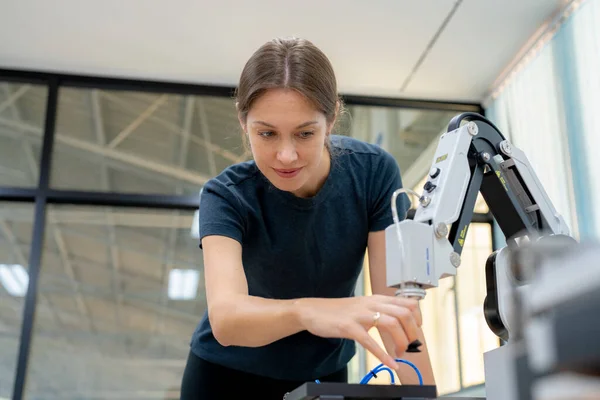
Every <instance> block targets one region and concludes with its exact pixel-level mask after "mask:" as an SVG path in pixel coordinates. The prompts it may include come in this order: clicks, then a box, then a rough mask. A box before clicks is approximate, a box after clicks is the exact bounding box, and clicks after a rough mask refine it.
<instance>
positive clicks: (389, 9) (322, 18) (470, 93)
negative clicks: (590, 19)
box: [0, 0, 566, 102]
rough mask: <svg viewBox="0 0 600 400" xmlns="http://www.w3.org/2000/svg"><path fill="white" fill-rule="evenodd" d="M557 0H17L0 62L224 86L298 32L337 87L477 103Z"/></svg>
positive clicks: (9, 7)
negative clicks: (257, 53) (321, 56)
mask: <svg viewBox="0 0 600 400" xmlns="http://www.w3.org/2000/svg"><path fill="white" fill-rule="evenodd" d="M565 2H566V0H503V1H497V0H420V1H408V0H376V1H369V2H368V1H362V0H350V1H348V0H331V1H322V0H305V1H302V2H293V3H292V2H290V3H289V4H287V5H286V4H285V2H282V1H281V0H261V1H254V2H250V1H242V0H220V1H218V2H217V1H206V0H204V1H196V0H172V1H168V2H167V1H158V0H129V1H126V2H123V1H119V0H104V1H96V2H82V1H79V0H63V1H61V2H60V6H59V5H57V4H58V3H56V2H46V1H40V0H37V1H36V0H22V1H18V2H16V1H15V2H9V3H7V4H4V5H3V9H2V13H0V37H3V38H10V39H9V40H2V41H0V67H3V68H17V69H21V68H23V69H33V70H43V71H60V72H70V73H80V74H92V75H101V76H111V77H132V78H146V79H152V80H161V81H177V82H192V83H203V84H215V85H229V86H232V85H235V84H236V82H237V79H238V77H239V74H240V71H241V69H242V67H243V65H244V63H245V61H246V60H247V59H248V57H249V56H250V55H251V53H252V52H253V51H254V50H255V49H256V48H257V47H259V46H260V45H261V44H263V43H264V42H265V41H267V40H268V39H270V38H272V37H277V36H299V37H304V38H307V39H309V40H311V41H313V42H314V43H315V44H316V45H318V46H319V47H321V48H322V49H323V50H324V51H325V53H326V54H327V55H328V56H329V57H330V59H331V61H332V63H333V65H334V67H335V70H336V71H337V76H338V81H339V86H340V91H341V92H342V93H344V94H361V95H372V96H390V97H402V98H421V99H435V100H455V101H472V102H481V101H482V100H483V99H484V97H485V95H486V94H487V93H488V91H489V89H490V87H491V85H492V84H493V82H494V81H495V79H496V78H497V77H498V76H499V75H500V74H501V72H502V71H503V70H504V69H505V67H507V65H509V63H510V62H511V60H513V58H514V57H515V56H516V55H517V53H518V52H519V51H520V50H521V49H522V48H523V47H524V46H525V45H526V43H527V42H528V40H529V39H530V38H531V37H532V36H533V35H534V34H535V33H536V31H537V30H538V29H539V28H540V27H541V26H542V25H543V24H544V22H545V21H547V20H548V19H549V18H551V17H552V16H553V15H554V14H555V13H556V12H557V11H558V10H560V9H561V7H562V6H563V5H564V3H565ZM32 10H34V11H32ZM25 27H26V28H25Z"/></svg>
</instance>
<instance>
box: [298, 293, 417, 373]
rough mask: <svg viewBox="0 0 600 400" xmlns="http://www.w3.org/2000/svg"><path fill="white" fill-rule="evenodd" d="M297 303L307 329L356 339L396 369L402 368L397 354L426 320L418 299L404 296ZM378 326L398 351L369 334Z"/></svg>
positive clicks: (315, 332) (405, 347)
mask: <svg viewBox="0 0 600 400" xmlns="http://www.w3.org/2000/svg"><path fill="white" fill-rule="evenodd" d="M296 304H297V305H298V307H299V318H300V323H301V324H302V326H303V327H304V328H305V329H306V330H308V331H309V332H311V333H312V334H314V335H317V336H321V337H326V338H345V339H352V340H355V341H357V342H358V343H360V344H361V345H362V346H363V347H364V348H365V349H367V350H369V351H370V352H371V353H372V354H373V355H374V356H375V357H377V358H378V359H379V360H381V362H382V363H383V364H385V365H387V366H388V367H390V368H393V369H394V370H395V369H397V368H398V364H397V363H396V361H395V360H394V357H401V356H402V354H404V352H405V351H406V349H407V347H408V344H409V343H411V342H412V341H414V340H417V339H418V332H419V328H420V327H421V323H422V320H421V313H420V312H419V307H418V302H417V301H416V300H411V299H405V298H402V297H393V296H385V295H373V296H363V297H351V298H344V299H314V298H310V299H300V300H298V302H297V303H296ZM376 316H379V318H376ZM374 326H376V327H377V329H378V330H379V331H380V332H381V333H382V334H386V335H387V336H388V337H389V338H391V340H392V342H393V343H394V347H395V353H396V354H392V355H389V354H387V353H386V352H385V350H384V349H383V348H382V347H381V346H379V344H377V342H376V341H375V340H374V339H373V338H372V337H371V335H369V333H368V331H369V329H371V328H372V327H374ZM399 349H402V350H401V351H400V350H399Z"/></svg>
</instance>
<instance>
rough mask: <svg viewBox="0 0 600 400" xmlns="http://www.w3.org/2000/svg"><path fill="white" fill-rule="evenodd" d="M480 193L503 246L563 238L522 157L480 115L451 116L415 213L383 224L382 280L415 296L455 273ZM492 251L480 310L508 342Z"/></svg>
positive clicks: (505, 279)
mask: <svg viewBox="0 0 600 400" xmlns="http://www.w3.org/2000/svg"><path fill="white" fill-rule="evenodd" d="M463 121H465V122H467V123H466V124H461V123H462V122H463ZM400 191H406V190H404V189H401V190H399V191H397V192H400ZM479 192H481V194H482V196H483V198H484V199H485V201H486V203H487V204H488V206H489V209H490V211H491V213H492V214H493V216H494V217H495V219H496V221H497V222H498V225H499V226H500V229H501V230H502V232H503V233H504V235H505V237H506V239H507V243H508V244H509V245H513V244H514V245H517V244H518V241H519V240H520V239H521V238H523V237H529V236H534V237H536V238H537V237H540V236H546V235H565V236H569V229H568V227H567V225H566V223H565V221H564V219H563V218H562V216H561V215H560V214H558V213H557V211H556V209H555V208H554V206H553V205H552V203H551V201H550V200H549V198H548V196H547V194H546V192H545V191H544V189H543V187H542V185H541V183H540V181H539V180H538V178H537V176H536V174H535V172H534V171H533V169H532V167H531V165H530V164H529V161H528V160H527V157H526V156H525V154H524V153H523V152H522V151H521V150H520V149H518V148H516V147H514V146H512V145H511V144H510V142H509V141H508V140H506V139H505V138H504V136H503V135H502V133H501V132H500V131H499V130H498V129H497V128H496V127H495V126H494V124H492V123H491V122H490V121H488V120H487V119H485V118H484V117H483V116H481V115H479V114H475V113H464V114H460V115H457V116H456V117H455V118H453V119H452V121H451V122H450V124H449V126H448V129H447V132H446V133H444V134H443V135H442V136H441V138H440V141H439V144H438V147H437V150H436V152H435V156H434V158H433V162H432V167H431V170H430V171H429V175H428V179H427V182H426V183H425V185H424V186H423V193H422V195H418V194H417V195H418V196H420V197H419V205H418V207H417V210H416V213H415V216H414V218H413V219H412V220H408V219H407V220H404V221H402V222H398V220H397V217H395V220H396V221H395V223H394V224H393V225H390V226H389V227H388V228H387V229H386V263H387V284H388V286H389V287H394V288H396V289H397V291H396V294H397V295H401V296H407V297H413V298H417V299H422V298H424V297H425V293H426V290H427V289H429V288H433V287H437V286H438V283H439V280H440V279H443V278H445V277H449V276H453V275H456V270H457V268H458V267H459V266H460V262H461V253H462V250H463V246H464V242H465V238H466V235H467V230H468V227H469V224H470V222H471V218H472V216H473V209H474V207H475V201H476V199H477V195H478V193H479ZM395 195H397V193H396V194H395ZM395 199H396V196H394V197H393V199H392V209H393V210H394V209H395V207H394V206H395V204H394V203H395ZM499 256H500V257H502V256H504V255H500V254H499V252H495V253H494V254H492V256H490V259H488V265H487V270H486V276H487V292H488V295H487V298H486V304H485V314H486V320H487V322H488V325H489V326H490V328H491V329H492V331H493V332H494V333H495V334H496V335H498V336H499V337H501V338H503V339H504V340H507V338H508V330H509V329H508V328H509V325H510V319H511V318H510V316H509V315H507V314H506V312H508V311H507V310H510V309H511V307H510V305H508V304H502V302H503V301H504V300H503V297H502V293H503V292H506V291H508V290H509V288H510V286H511V281H510V280H511V278H510V275H511V273H510V271H506V273H504V272H500V271H499V268H498V265H495V264H497V261H499V260H498V259H497V257H499ZM509 264H510V263H508V262H504V263H503V265H507V266H508V265H509ZM507 268H508V267H507ZM513 272H514V271H513ZM513 275H518V274H516V273H514V274H513ZM507 297H508V296H507Z"/></svg>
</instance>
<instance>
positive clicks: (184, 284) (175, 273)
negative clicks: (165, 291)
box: [169, 269, 200, 300]
mask: <svg viewBox="0 0 600 400" xmlns="http://www.w3.org/2000/svg"><path fill="white" fill-rule="evenodd" d="M199 278H200V273H199V272H198V271H197V270H195V269H172V270H171V271H170V272H169V299H171V300H192V299H194V298H195V297H196V293H197V292H198V280H199Z"/></svg>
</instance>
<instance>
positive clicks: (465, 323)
mask: <svg viewBox="0 0 600 400" xmlns="http://www.w3.org/2000/svg"><path fill="white" fill-rule="evenodd" d="M492 251H493V250H492V228H491V225H490V224H486V223H472V224H471V225H470V226H469V230H468V233H467V237H466V239H465V246H464V248H463V252H462V262H461V265H460V268H459V270H458V273H457V275H456V279H457V284H456V291H457V294H458V314H459V318H460V352H461V354H460V359H461V366H462V371H463V382H462V383H463V386H465V387H466V386H471V385H476V384H480V383H483V382H484V380H485V371H484V368H483V353H484V352H486V351H488V350H491V349H494V348H496V347H498V345H499V342H498V337H497V336H496V335H494V334H493V333H492V331H491V330H490V329H489V328H488V326H487V323H486V322H485V317H484V314H483V302H484V300H485V296H486V286H485V264H486V261H487V259H488V257H489V256H490V254H492Z"/></svg>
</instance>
